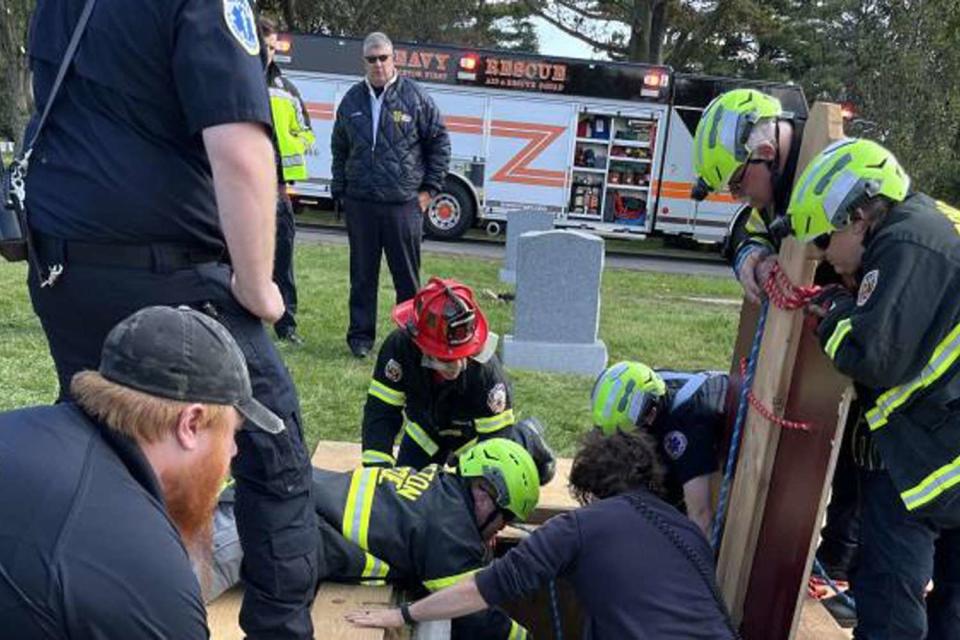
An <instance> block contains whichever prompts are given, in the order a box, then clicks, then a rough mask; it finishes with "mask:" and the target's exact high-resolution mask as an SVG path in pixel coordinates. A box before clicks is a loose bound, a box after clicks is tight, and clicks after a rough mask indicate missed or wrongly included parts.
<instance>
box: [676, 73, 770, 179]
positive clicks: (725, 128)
mask: <svg viewBox="0 0 960 640" xmlns="http://www.w3.org/2000/svg"><path fill="white" fill-rule="evenodd" d="M782 114H783V109H782V107H781V106H780V101H779V100H777V99H776V98H774V97H773V96H768V95H767V94H765V93H762V92H760V91H757V90H756V89H734V90H733V91H727V92H726V93H722V94H720V95H719V96H717V97H716V98H714V99H713V100H712V101H711V102H710V104H708V105H707V108H706V109H704V111H703V115H702V116H701V117H700V122H699V123H698V124H697V132H696V133H695V134H694V136H693V170H694V172H696V174H697V175H698V176H699V177H700V180H701V181H702V183H703V184H704V185H705V186H706V187H707V188H708V189H709V190H711V191H720V190H721V189H724V188H725V187H726V186H727V183H728V182H729V181H730V176H732V175H733V172H734V171H736V170H737V168H739V167H740V165H742V164H743V163H744V162H746V161H747V156H748V155H749V152H748V150H747V139H748V138H749V137H750V132H751V131H752V130H753V125H755V124H756V123H757V122H759V121H760V120H764V119H768V118H779V117H780V116H781V115H782Z"/></svg>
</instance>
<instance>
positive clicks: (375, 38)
mask: <svg viewBox="0 0 960 640" xmlns="http://www.w3.org/2000/svg"><path fill="white" fill-rule="evenodd" d="M378 47H385V48H387V49H390V50H391V51H393V43H392V42H390V38H388V37H387V34H385V33H383V32H381V31H374V32H373V33H371V34H369V35H367V37H366V38H364V39H363V53H364V55H366V53H367V52H368V51H370V49H376V48H378Z"/></svg>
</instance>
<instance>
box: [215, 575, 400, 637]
mask: <svg viewBox="0 0 960 640" xmlns="http://www.w3.org/2000/svg"><path fill="white" fill-rule="evenodd" d="M242 600H243V589H242V588H241V587H235V588H233V589H231V590H230V591H227V592H226V593H224V594H223V595H222V596H220V597H219V598H217V600H216V601H215V602H213V603H211V604H210V605H209V606H208V607H207V626H209V627H210V638H211V640H243V638H244V635H243V632H242V631H241V630H240V622H239V620H240V604H241V601H242ZM390 606H394V602H393V589H392V587H365V586H362V585H351V584H335V583H330V582H328V583H324V584H322V585H320V589H319V590H317V599H316V600H315V601H314V603H313V609H312V611H311V614H310V615H311V617H312V618H313V628H314V637H315V638H323V639H324V640H386V639H391V640H393V639H400V638H405V637H407V636H406V635H397V634H396V633H392V634H387V633H385V632H384V631H383V630H382V629H360V628H358V627H354V626H353V625H351V624H349V623H348V622H347V621H346V620H344V619H343V616H344V614H345V613H347V612H348V611H354V610H355V609H373V608H384V607H390Z"/></svg>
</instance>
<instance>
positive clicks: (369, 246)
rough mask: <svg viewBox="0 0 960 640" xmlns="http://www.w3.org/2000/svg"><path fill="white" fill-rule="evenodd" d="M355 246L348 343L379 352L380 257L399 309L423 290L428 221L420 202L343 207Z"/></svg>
mask: <svg viewBox="0 0 960 640" xmlns="http://www.w3.org/2000/svg"><path fill="white" fill-rule="evenodd" d="M343 208H344V215H345V217H346V222H347V236H348V238H349V241H350V327H349V328H348V329H347V343H348V344H350V345H351V346H352V345H365V346H367V347H373V342H374V340H375V339H376V335H377V289H378V287H379V285H380V256H381V254H386V256H387V266H388V267H389V268H390V275H391V276H393V288H394V289H395V290H396V301H397V302H398V303H400V302H403V301H404V300H409V299H410V298H412V297H413V296H414V295H415V294H416V293H417V289H419V288H420V237H421V235H422V233H423V215H422V213H421V211H420V205H419V203H418V202H417V200H415V199H414V200H411V201H410V202H405V203H400V204H397V203H381V202H367V201H364V200H354V199H352V198H346V199H344V201H343Z"/></svg>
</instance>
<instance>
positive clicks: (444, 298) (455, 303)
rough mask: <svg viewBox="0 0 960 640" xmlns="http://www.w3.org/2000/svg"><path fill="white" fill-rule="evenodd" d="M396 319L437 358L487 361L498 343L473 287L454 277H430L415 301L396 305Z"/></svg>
mask: <svg viewBox="0 0 960 640" xmlns="http://www.w3.org/2000/svg"><path fill="white" fill-rule="evenodd" d="M393 321H394V322H396V323H397V325H398V326H399V327H400V328H401V329H404V330H405V331H406V332H407V333H409V334H410V336H411V337H412V338H413V341H414V343H415V344H416V345H417V346H418V347H420V350H421V351H422V352H423V353H424V354H425V355H428V356H430V357H433V358H436V359H438V360H457V359H459V358H473V359H474V360H478V361H480V362H486V361H487V360H488V359H489V358H490V356H491V355H493V351H494V349H496V346H497V336H496V334H494V333H491V332H490V330H489V328H488V326H487V319H486V317H484V315H483V312H482V311H480V308H479V307H478V306H477V303H476V301H475V300H474V298H473V290H471V289H470V287H468V286H467V285H465V284H462V283H460V282H457V281H456V280H453V279H441V278H430V281H429V282H428V283H427V285H426V286H425V287H423V288H422V289H420V291H418V292H417V295H416V296H414V297H413V299H412V300H407V301H405V302H401V303H400V304H398V305H397V306H395V307H394V308H393Z"/></svg>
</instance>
